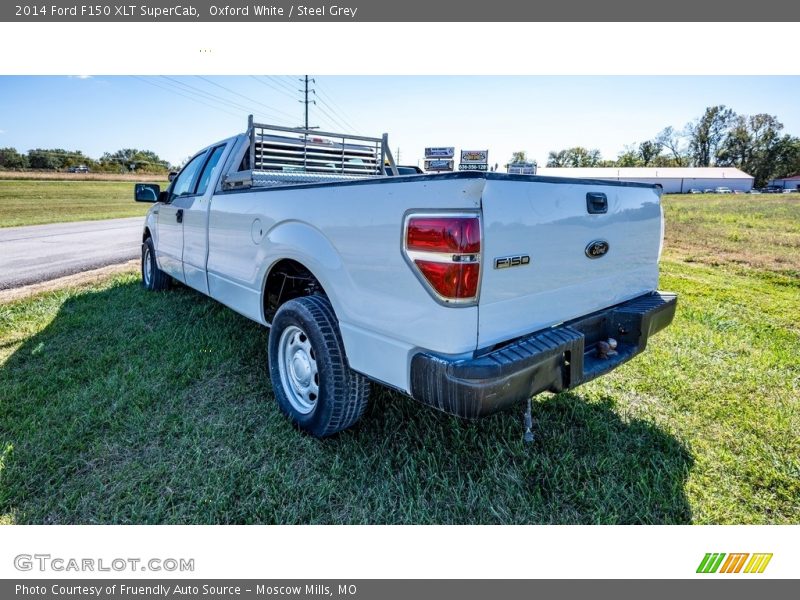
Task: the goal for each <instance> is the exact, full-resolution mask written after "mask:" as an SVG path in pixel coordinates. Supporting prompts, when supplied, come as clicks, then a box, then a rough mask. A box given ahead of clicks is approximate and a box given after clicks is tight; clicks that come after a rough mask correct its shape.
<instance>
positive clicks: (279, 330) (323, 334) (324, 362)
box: [269, 296, 369, 438]
mask: <svg viewBox="0 0 800 600" xmlns="http://www.w3.org/2000/svg"><path fill="white" fill-rule="evenodd" d="M269 371H270V378H271V379H272V388H273V391H274V392H275V398H276V399H277V401H278V406H279V407H280V409H281V410H282V411H283V412H284V413H285V414H286V415H287V416H288V417H289V418H290V419H291V420H292V421H293V422H294V423H295V424H296V425H297V426H298V427H300V429H302V430H304V431H307V432H308V433H310V434H312V435H314V436H316V437H320V438H322V437H327V436H329V435H333V434H334V433H338V432H339V431H342V430H343V429H347V428H348V427H352V426H353V425H355V423H356V422H357V421H358V420H359V419H360V418H361V416H362V415H363V414H364V411H365V410H366V408H367V401H368V399H369V381H368V380H367V378H366V377H364V376H363V375H361V374H359V373H356V372H355V371H353V370H352V369H350V367H349V365H348V364H347V357H346V356H345V352H344V344H343V343H342V337H341V334H340V333H339V323H338V321H337V319H336V315H335V314H334V312H333V308H332V307H331V304H330V302H329V301H328V300H327V298H324V297H322V296H306V297H303V298H295V299H294V300H289V301H288V302H286V303H285V304H283V305H282V306H281V307H280V308H279V309H278V312H277V313H276V314H275V318H274V319H273V321H272V326H271V328H270V332H269Z"/></svg>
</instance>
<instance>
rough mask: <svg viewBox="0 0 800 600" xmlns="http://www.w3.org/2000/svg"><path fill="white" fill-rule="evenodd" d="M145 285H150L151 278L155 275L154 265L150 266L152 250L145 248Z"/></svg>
mask: <svg viewBox="0 0 800 600" xmlns="http://www.w3.org/2000/svg"><path fill="white" fill-rule="evenodd" d="M143 262H144V265H142V266H143V267H144V269H143V271H144V283H145V285H150V277H152V275H153V265H152V264H150V248H147V247H145V249H144V260H143Z"/></svg>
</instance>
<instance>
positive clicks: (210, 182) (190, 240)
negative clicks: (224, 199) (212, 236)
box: [183, 144, 226, 294]
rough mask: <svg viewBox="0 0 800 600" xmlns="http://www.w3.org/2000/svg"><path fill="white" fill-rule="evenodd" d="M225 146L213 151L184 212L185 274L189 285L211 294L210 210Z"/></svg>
mask: <svg viewBox="0 0 800 600" xmlns="http://www.w3.org/2000/svg"><path fill="white" fill-rule="evenodd" d="M225 148H226V145H225V144H220V145H218V146H215V147H213V148H211V150H209V151H208V152H207V158H206V161H205V164H204V165H203V170H202V171H201V172H200V176H199V177H198V178H197V184H196V187H195V190H194V197H193V200H192V203H191V205H189V206H187V207H186V208H184V210H183V274H184V276H185V277H186V285H188V286H190V287H193V288H194V289H196V290H198V291H200V292H203V293H204V294H208V277H207V275H206V258H207V257H208V209H209V206H210V204H211V196H213V195H214V184H215V182H216V179H217V178H216V176H215V173H216V171H215V169H216V167H217V165H219V164H220V159H221V158H222V156H223V154H224V153H225Z"/></svg>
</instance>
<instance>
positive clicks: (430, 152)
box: [425, 146, 456, 158]
mask: <svg viewBox="0 0 800 600" xmlns="http://www.w3.org/2000/svg"><path fill="white" fill-rule="evenodd" d="M455 155H456V149H455V148H453V147H452V146H437V147H434V148H425V158H453V157H454V156H455Z"/></svg>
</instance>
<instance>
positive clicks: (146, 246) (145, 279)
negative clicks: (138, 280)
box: [142, 238, 171, 292]
mask: <svg viewBox="0 0 800 600" xmlns="http://www.w3.org/2000/svg"><path fill="white" fill-rule="evenodd" d="M148 266H149V269H148ZM170 281H171V279H170V276H169V275H167V274H166V273H164V271H162V270H161V269H159V268H158V264H156V251H155V248H154V247H153V238H147V239H146V240H145V241H144V243H143V244H142V286H144V289H146V290H150V291H151V292H160V291H161V290H166V289H167V288H169V284H170Z"/></svg>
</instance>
